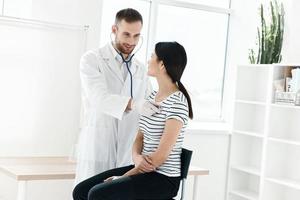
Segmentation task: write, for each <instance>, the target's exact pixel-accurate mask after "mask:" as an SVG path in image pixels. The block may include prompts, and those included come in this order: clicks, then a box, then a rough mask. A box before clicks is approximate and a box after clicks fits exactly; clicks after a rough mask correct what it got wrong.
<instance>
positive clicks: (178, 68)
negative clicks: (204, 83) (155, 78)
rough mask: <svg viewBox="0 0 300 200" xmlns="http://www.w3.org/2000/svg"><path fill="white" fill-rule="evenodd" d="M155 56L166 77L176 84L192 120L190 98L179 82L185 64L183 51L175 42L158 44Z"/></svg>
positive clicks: (185, 58)
mask: <svg viewBox="0 0 300 200" xmlns="http://www.w3.org/2000/svg"><path fill="white" fill-rule="evenodd" d="M155 54H156V55H157V58H158V60H159V61H162V62H163V63H164V66H165V68H166V70H167V73H168V75H169V76H170V77H171V79H172V81H173V83H177V85H178V88H179V90H180V91H181V92H182V93H183V94H184V96H185V97H186V98H187V101H188V106H189V118H191V119H193V109H192V101H191V98H190V96H189V94H188V92H187V90H186V89H185V87H184V86H183V84H182V83H181V82H180V78H181V76H182V73H183V71H184V69H185V66H186V63H187V56H186V52H185V49H184V47H183V46H182V45H180V44H179V43H177V42H159V43H157V44H156V45H155Z"/></svg>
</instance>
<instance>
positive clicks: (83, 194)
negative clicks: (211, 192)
mask: <svg viewBox="0 0 300 200" xmlns="http://www.w3.org/2000/svg"><path fill="white" fill-rule="evenodd" d="M133 167H134V166H133V165H130V166H126V167H121V168H116V169H112V170H108V171H105V172H103V173H100V174H98V175H96V176H93V177H91V178H89V179H87V180H85V181H83V182H81V183H79V184H78V185H77V186H76V187H75V188H74V190H73V199H74V200H154V199H155V200H168V199H172V198H173V197H175V196H176V195H177V192H178V189H179V185H180V177H168V176H165V175H162V174H160V173H157V172H149V173H144V174H137V175H133V176H128V177H124V178H119V179H116V180H113V181H111V182H103V181H104V180H105V179H106V178H109V177H111V176H121V175H123V174H125V173H126V172H127V171H129V170H130V169H132V168H133Z"/></svg>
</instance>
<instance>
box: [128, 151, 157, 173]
mask: <svg viewBox="0 0 300 200" xmlns="http://www.w3.org/2000/svg"><path fill="white" fill-rule="evenodd" d="M133 162H134V164H135V167H136V168H137V169H138V170H139V171H141V172H144V173H145V172H152V171H154V170H155V167H154V166H153V165H152V161H151V160H150V159H149V158H148V157H147V156H144V155H137V156H135V157H134V158H133Z"/></svg>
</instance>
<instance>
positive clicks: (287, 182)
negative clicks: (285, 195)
mask: <svg viewBox="0 0 300 200" xmlns="http://www.w3.org/2000/svg"><path fill="white" fill-rule="evenodd" d="M266 181H269V182H272V183H276V184H279V185H283V186H286V187H290V188H293V189H296V190H300V180H293V179H287V178H266Z"/></svg>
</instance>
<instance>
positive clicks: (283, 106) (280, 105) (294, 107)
mask: <svg viewBox="0 0 300 200" xmlns="http://www.w3.org/2000/svg"><path fill="white" fill-rule="evenodd" d="M271 107H274V108H283V109H295V110H300V106H293V105H284V104H276V103H272V104H271Z"/></svg>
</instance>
